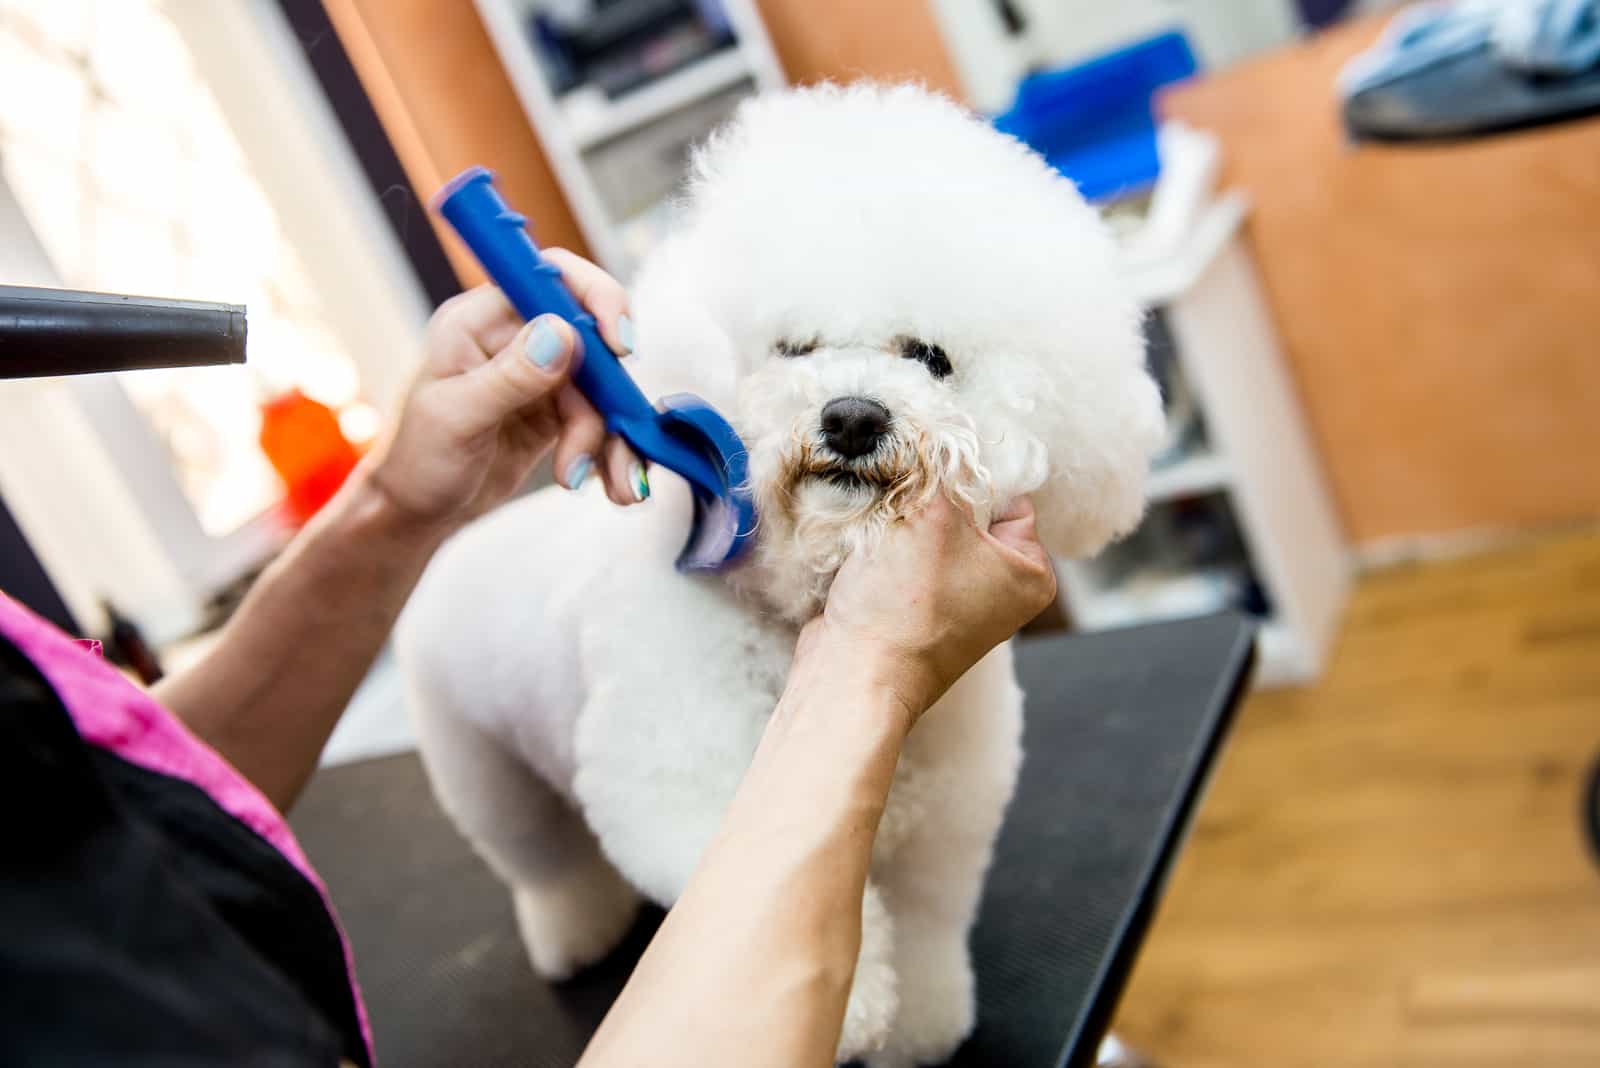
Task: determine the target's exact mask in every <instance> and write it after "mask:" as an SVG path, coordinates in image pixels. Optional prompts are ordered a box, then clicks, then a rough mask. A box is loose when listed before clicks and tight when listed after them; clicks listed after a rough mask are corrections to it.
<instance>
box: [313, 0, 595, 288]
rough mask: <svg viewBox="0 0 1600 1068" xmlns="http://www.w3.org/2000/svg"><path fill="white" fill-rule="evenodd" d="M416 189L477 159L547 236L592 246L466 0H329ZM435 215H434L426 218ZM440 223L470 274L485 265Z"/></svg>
mask: <svg viewBox="0 0 1600 1068" xmlns="http://www.w3.org/2000/svg"><path fill="white" fill-rule="evenodd" d="M324 5H325V6H326V8H327V10H328V15H329V17H330V18H331V19H332V21H333V24H334V26H335V27H336V28H337V30H338V33H339V39H340V42H341V43H342V44H343V45H344V47H345V50H346V51H347V52H348V53H349V54H350V60H351V64H352V65H353V66H354V67H355V69H356V72H357V74H359V75H360V77H361V81H362V84H364V85H365V86H366V89H367V94H368V96H370V97H371V98H372V102H373V107H374V108H375V110H376V111H377V112H378V117H379V118H380V119H381V120H382V122H383V124H384V127H385V129H386V130H387V131H388V133H389V139H390V141H391V142H393V144H394V146H395V152H396V154H397V155H398V156H399V157H400V162H401V164H402V165H403V166H404V167H405V169H406V173H407V175H408V176H409V177H410V179H411V184H412V185H413V187H415V188H416V190H417V192H418V194H419V195H420V196H423V197H428V196H431V195H432V194H433V192H434V191H435V190H437V189H438V188H439V187H440V186H441V185H443V184H444V183H445V182H446V181H447V180H449V179H450V177H451V176H453V175H455V174H456V173H458V172H459V171H462V170H464V169H466V168H467V167H470V166H472V165H474V164H482V165H484V166H486V167H489V168H490V169H491V170H493V171H494V172H495V175H496V179H497V181H498V182H499V183H500V184H501V186H502V187H503V188H504V189H505V193H506V198H507V199H508V200H509V201H510V202H511V203H513V204H516V205H518V207H519V208H521V210H522V211H523V212H524V213H525V214H527V215H528V216H529V217H531V218H535V219H538V220H539V240H540V242H541V243H542V244H546V245H558V246H563V247H565V248H570V249H573V250H574V251H577V252H583V253H587V251H588V246H587V244H586V243H585V242H584V240H583V235H582V234H581V233H580V232H579V230H578V224H577V221H576V220H575V219H574V218H573V215H572V212H571V210H570V209H569V208H568V207H567V202H566V198H565V197H564V196H563V195H562V193H561V188H560V186H559V185H558V184H557V183H556V177H555V174H554V172H553V171H551V169H550V165H549V163H548V162H547V161H546V160H545V157H544V152H543V150H542V149H541V148H540V146H539V142H538V139H537V138H536V137H535V136H534V133H533V130H532V128H531V127H530V126H529V125H528V122H527V119H526V118H525V117H524V115H523V111H522V105H521V103H520V102H519V101H518V100H517V95H516V91H515V90H514V89H512V87H511V82H510V80H509V79H508V78H507V77H506V73H505V71H504V70H503V69H502V68H501V66H500V57H499V56H498V55H497V54H496V52H495V50H494V45H493V44H492V43H491V42H490V40H489V34H488V31H486V30H485V29H484V27H483V23H482V22H481V21H480V20H479V18H478V12H477V9H476V8H475V7H474V6H473V5H472V3H471V2H470V0H324ZM431 217H432V216H431V215H430V218H431ZM433 221H434V228H435V230H437V231H438V233H439V235H440V238H441V240H442V241H443V242H444V245H445V251H446V252H447V253H449V255H450V261H451V263H453V264H454V265H455V268H456V273H457V274H459V275H460V276H461V277H462V279H463V280H464V281H466V282H467V283H468V284H473V285H475V284H477V283H478V282H480V281H482V280H483V277H484V276H483V272H482V270H481V269H480V268H479V267H478V265H477V263H476V262H474V261H473V259H472V256H471V254H470V253H468V252H467V251H466V249H465V248H464V247H462V246H461V244H460V242H459V241H457V239H456V238H455V235H454V234H452V233H450V232H449V228H448V227H446V226H444V225H442V224H441V223H440V222H439V220H437V219H434V220H433Z"/></svg>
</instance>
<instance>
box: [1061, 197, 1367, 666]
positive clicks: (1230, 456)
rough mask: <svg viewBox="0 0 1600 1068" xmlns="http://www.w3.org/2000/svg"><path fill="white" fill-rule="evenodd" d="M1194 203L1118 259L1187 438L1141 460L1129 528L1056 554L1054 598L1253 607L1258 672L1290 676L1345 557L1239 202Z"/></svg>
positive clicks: (1324, 643) (1163, 612)
mask: <svg viewBox="0 0 1600 1068" xmlns="http://www.w3.org/2000/svg"><path fill="white" fill-rule="evenodd" d="M1199 170H1200V171H1205V170H1206V168H1205V167H1201V168H1199ZM1191 192H1192V191H1191ZM1197 204H1198V206H1197V207H1195V208H1194V210H1193V217H1192V222H1191V224H1190V225H1188V226H1186V227H1184V228H1182V230H1181V236H1178V237H1176V238H1174V239H1173V240H1172V241H1171V242H1169V243H1168V245H1167V248H1166V250H1165V252H1164V253H1163V254H1160V255H1154V256H1152V255H1149V254H1148V250H1146V254H1144V255H1141V256H1140V257H1139V259H1138V260H1137V262H1136V263H1135V262H1133V261H1132V260H1131V259H1130V262H1129V264H1128V265H1127V267H1126V268H1125V269H1126V271H1127V277H1128V280H1129V282H1130V284H1131V285H1132V286H1133V287H1134V289H1135V291H1136V292H1137V293H1138V294H1139V296H1140V299H1141V300H1142V301H1143V302H1144V303H1145V304H1146V306H1147V307H1148V308H1150V309H1151V311H1152V313H1153V314H1154V315H1156V316H1158V317H1159V322H1160V323H1161V324H1162V325H1163V327H1164V330H1165V337H1164V338H1163V341H1164V342H1165V343H1166V344H1164V345H1162V346H1160V347H1162V348H1164V349H1166V351H1167V355H1166V358H1167V359H1169V360H1170V361H1171V364H1170V367H1169V368H1168V370H1167V372H1166V377H1168V379H1169V383H1168V384H1169V387H1170V385H1171V382H1172V381H1181V382H1182V383H1183V384H1184V386H1185V389H1184V395H1185V396H1186V398H1187V399H1188V401H1189V402H1190V408H1191V411H1192V412H1194V413H1197V418H1196V419H1195V420H1194V421H1193V422H1192V424H1191V426H1192V431H1191V433H1190V434H1189V435H1188V437H1187V438H1186V439H1185V442H1184V444H1185V446H1186V447H1185V448H1184V449H1182V450H1181V451H1178V452H1177V453H1176V455H1174V456H1168V457H1164V458H1163V462H1160V463H1158V465H1157V466H1156V467H1155V468H1154V469H1153V470H1152V472H1151V478H1150V482H1149V497H1150V509H1151V511H1150V514H1149V515H1148V516H1147V518H1146V520H1145V522H1144V525H1143V526H1141V528H1140V529H1139V530H1138V531H1136V532H1135V533H1134V534H1133V535H1132V536H1131V537H1130V538H1129V539H1128V541H1127V542H1125V543H1123V544H1122V545H1120V546H1114V547H1112V548H1111V549H1110V550H1108V551H1107V552H1106V553H1105V554H1102V556H1100V557H1098V558H1096V559H1094V560H1087V561H1067V560H1063V561H1060V562H1059V563H1058V567H1057V570H1058V573H1059V575H1060V577H1061V583H1060V585H1061V593H1062V598H1063V600H1064V602H1065V608H1066V611H1067V613H1068V615H1069V617H1070V618H1071V619H1072V620H1073V622H1074V624H1075V625H1076V626H1078V627H1081V628H1084V629H1091V630H1092V629H1099V628H1104V627H1112V626H1122V625H1126V624H1131V623H1140V622H1148V621H1151V620H1155V619H1170V618H1179V617H1183V616H1191V615H1199V614H1203V613H1207V612H1211V611H1215V610H1218V609H1221V608H1226V607H1237V606H1240V605H1241V604H1246V605H1249V604H1252V603H1253V605H1254V607H1255V608H1256V610H1257V611H1258V612H1260V613H1261V615H1262V620H1263V627H1262V631H1261V638H1260V646H1259V653H1260V659H1259V667H1258V669H1257V675H1256V679H1257V682H1258V684H1260V685H1269V686H1270V685H1281V684H1285V683H1293V682H1303V681H1306V680H1309V679H1311V678H1313V677H1315V676H1316V675H1317V673H1318V672H1319V671H1320V670H1321V667H1322V664H1323V661H1324V658H1325V655H1326V651H1327V648H1328V644H1329V642H1330V641H1331V640H1332V638H1333V634H1334V630H1335V627H1336V625H1337V622H1338V617H1339V613H1340V611H1341V609H1342V607H1343V604H1344V600H1345V596H1346V593H1347V590H1348V584H1349V570H1348V557H1347V554H1346V552H1345V549H1344V545H1343V541H1342V538H1341V533H1340V529H1339V522H1338V517H1337V514H1336V512H1335V510H1334V507H1333V503H1332V499H1331V497H1330V496H1329V493H1328V489H1327V485H1326V483H1325V481H1324V479H1323V475H1322V471H1321V469H1320V466H1319V464H1318V461H1317V457H1316V454H1315V452H1314V450H1313V449H1312V446H1311V442H1310V439H1309V436H1308V434H1307V432H1306V429H1305V422H1304V418H1303V416H1302V415H1301V413H1300V409H1299V404H1298V402H1297V400H1296V397H1295V393H1294V388H1293V385H1292V382H1291V380H1290V378H1289V376H1288V374H1287V372H1286V371H1285V369H1284V365H1283V361H1282V357H1281V353H1280V350H1279V344H1278V339H1277V335H1276V332H1275V331H1274V329H1273V325H1272V320H1271V317H1270V315H1269V313H1268V311H1267V307H1266V304H1265V301H1264V300H1263V298H1262V294H1261V290H1260V286H1259V283H1258V282H1257V279H1256V275H1255V270H1254V268H1253V265H1252V263H1251V261H1250V257H1249V254H1248V252H1247V251H1246V250H1245V248H1244V246H1243V244H1242V243H1241V241H1240V227H1241V225H1242V223H1243V222H1244V219H1245V217H1246V215H1247V214H1248V208H1249V205H1248V203H1247V202H1246V200H1245V199H1244V198H1243V197H1242V196H1240V195H1238V194H1228V195H1224V196H1221V197H1218V198H1215V199H1210V200H1205V201H1197ZM1152 214H1154V212H1152ZM1156 355H1159V354H1155V353H1153V356H1156ZM1172 392H1173V391H1172V389H1171V388H1169V389H1168V394H1169V401H1170V399H1171V395H1172ZM1194 516H1199V517H1200V518H1201V520H1202V521H1201V523H1200V524H1199V525H1198V527H1199V529H1201V530H1202V531H1205V532H1206V538H1207V540H1208V543H1209V544H1207V546H1206V551H1204V552H1201V553H1199V554H1198V556H1199V557H1200V558H1199V559H1196V560H1192V561H1185V560H1184V559H1183V551H1182V550H1183V534H1184V523H1185V521H1186V519H1185V517H1189V518H1190V519H1192V518H1193V517H1194Z"/></svg>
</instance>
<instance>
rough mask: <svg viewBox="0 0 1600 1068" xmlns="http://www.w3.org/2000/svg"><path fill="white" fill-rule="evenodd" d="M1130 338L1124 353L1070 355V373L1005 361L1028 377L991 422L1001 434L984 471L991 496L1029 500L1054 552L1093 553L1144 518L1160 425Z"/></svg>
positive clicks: (1157, 399) (1163, 431) (1154, 393)
mask: <svg viewBox="0 0 1600 1068" xmlns="http://www.w3.org/2000/svg"><path fill="white" fill-rule="evenodd" d="M1128 344H1129V346H1130V349H1129V351H1128V352H1127V353H1126V354H1125V358H1117V359H1110V360H1096V361H1093V362H1085V361H1075V362H1074V370H1075V373H1074V374H1072V375H1071V377H1070V379H1064V378H1062V377H1061V376H1059V373H1051V372H1050V371H1046V370H1044V368H1043V367H1041V366H1040V363H1039V361H1036V360H1023V361H1018V362H1017V363H1014V364H1013V365H1012V366H1013V368H1017V367H1018V366H1019V365H1029V364H1031V365H1032V366H1033V369H1034V377H1033V378H1032V379H1031V381H1030V384H1029V388H1028V389H1027V390H1026V391H1015V392H1013V393H1012V394H1011V396H1012V397H1013V398H1017V399H1014V400H1012V401H1011V402H1010V403H1009V404H1008V405H1007V407H1008V408H1009V411H1007V412H1006V413H1005V414H1004V415H1003V416H1001V418H1000V420H999V422H1000V424H1001V425H1002V426H1003V427H1004V430H1003V431H1002V433H1001V434H1000V435H998V437H999V440H998V441H995V442H993V443H992V444H991V445H990V447H989V448H988V449H986V453H987V460H988V464H989V470H990V473H991V476H992V478H993V480H994V490H995V496H996V497H997V498H1005V499H1009V498H1011V497H1013V496H1016V495H1017V494H1020V493H1026V494H1028V495H1030V496H1031V497H1032V499H1033V504H1034V509H1035V511H1036V513H1037V515H1038V527H1039V538H1040V540H1041V541H1042V542H1043V543H1044V547H1045V548H1046V550H1048V551H1049V552H1050V554H1051V555H1052V556H1061V557H1084V556H1092V555H1093V554H1095V553H1097V552H1099V551H1100V550H1101V549H1102V548H1104V547H1105V545H1106V544H1107V543H1108V542H1110V541H1112V540H1113V539H1115V538H1117V537H1120V536H1122V535H1124V534H1126V533H1128V532H1129V531H1131V530H1132V529H1133V528H1134V527H1135V526H1137V525H1138V523H1139V520H1140V518H1142V516H1143V515H1144V510H1145V482H1146V476H1147V474H1148V471H1149V465H1150V457H1151V456H1152V455H1154V454H1155V452H1156V451H1157V450H1158V449H1160V448H1161V447H1162V445H1163V444H1164V442H1165V441H1166V438H1167V428H1166V418H1165V416H1164V414H1163V411H1162V403H1161V395H1160V391H1159V390H1158V389H1157V388H1156V384H1155V382H1154V381H1152V380H1151V378H1150V375H1149V374H1148V373H1147V372H1146V371H1145V369H1144V362H1143V359H1142V358H1141V357H1142V344H1141V343H1139V342H1136V341H1134V340H1133V339H1132V338H1130V339H1129V340H1128ZM1066 361H1067V357H1065V356H1058V358H1057V360H1056V361H1051V362H1053V363H1055V364H1056V367H1057V368H1059V367H1060V366H1061V364H1062V363H1065V362H1066ZM991 370H994V367H993V365H992V364H991ZM1022 373H1024V374H1025V373H1026V372H1022ZM1023 398H1025V399H1023ZM995 503H996V505H997V506H998V505H1000V504H1001V503H1003V501H1001V500H996V502H995Z"/></svg>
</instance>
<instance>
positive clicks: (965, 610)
mask: <svg viewBox="0 0 1600 1068" xmlns="http://www.w3.org/2000/svg"><path fill="white" fill-rule="evenodd" d="M1055 593H1056V576H1055V570H1054V568H1052V567H1051V565H1050V557H1049V555H1048V554H1047V553H1046V552H1045V550H1044V546H1042V545H1041V544H1039V538H1038V534H1037V532H1036V531H1035V529H1034V513H1033V503H1032V502H1031V501H1029V500H1028V498H1026V497H1021V498H1018V499H1017V500H1016V501H1014V502H1013V503H1012V504H1011V505H1010V507H1009V508H1007V509H1006V510H1005V511H1004V512H1002V513H1001V514H999V515H997V516H996V517H995V519H994V522H993V523H992V524H991V525H990V527H989V529H987V530H980V529H978V527H977V526H976V524H974V522H973V520H972V518H971V517H970V516H969V515H967V514H966V513H965V512H964V511H962V510H961V509H959V508H957V507H956V506H955V505H953V504H952V503H951V502H950V501H949V500H948V499H946V498H945V497H944V496H943V495H940V496H939V497H937V498H935V499H934V501H933V503H931V504H930V505H928V507H926V508H925V509H923V510H922V511H921V512H919V513H917V514H916V515H913V516H911V517H910V518H908V519H905V520H902V521H900V522H897V523H896V524H895V525H894V526H893V527H891V528H890V530H889V531H888V532H887V533H886V534H885V536H884V538H883V539H882V541H880V542H879V543H878V545H877V546H876V547H875V548H874V549H873V550H872V551H870V552H864V553H856V554H854V555H852V556H851V557H850V558H849V559H848V560H846V561H845V563H844V566H843V567H841V568H840V569H839V574H838V576H837V577H836V578H835V579H834V581H833V588H832V590H831V591H830V592H829V594H828V602H827V605H826V607H825V608H824V610H823V613H822V615H820V616H819V617H817V619H815V620H813V621H812V622H811V623H809V624H808V625H807V626H806V628H805V630H804V631H803V632H802V634H801V641H800V646H799V648H798V650H797V651H796V659H797V661H808V660H810V659H812V658H813V657H820V658H821V659H822V660H826V661H829V662H830V663H833V662H836V661H838V660H839V659H841V658H842V659H844V660H846V661H849V662H850V666H851V667H860V668H862V669H864V670H865V671H866V672H868V673H870V676H871V678H872V679H873V680H874V681H875V682H879V683H883V684H886V685H888V686H889V687H890V688H891V689H892V690H893V691H894V693H895V694H896V696H897V697H898V698H899V699H900V700H901V701H902V702H903V703H904V705H905V706H906V708H907V710H908V711H909V712H910V714H911V716H912V717H913V718H915V717H917V716H920V715H921V714H922V713H923V712H925V711H927V709H928V708H929V707H930V706H931V705H932V704H933V703H934V702H935V701H937V700H938V699H939V697H940V696H941V695H943V693H944V692H945V691H946V690H947V689H949V688H950V686H951V685H952V684H953V683H954V682H955V681H956V680H957V679H959V678H960V677H961V676H962V675H963V674H964V673H965V672H966V671H967V669H968V668H970V667H972V665H974V664H976V663H977V662H978V661H979V660H981V659H982V658H983V657H984V655H985V654H987V653H988V652H989V650H991V649H993V648H994V647H995V646H997V645H999V644H1000V643H1001V642H1003V641H1005V640H1006V639H1007V638H1009V637H1011V636H1012V635H1013V634H1015V633H1016V632H1017V630H1018V629H1019V628H1020V627H1022V625H1023V624H1025V623H1027V622H1029V621H1030V620H1032V619H1033V618H1034V617H1035V616H1037V615H1038V614H1039V613H1040V612H1042V611H1043V610H1044V609H1045V607H1046V606H1047V605H1048V604H1049V603H1050V601H1051V600H1052V599H1053V598H1054V597H1055Z"/></svg>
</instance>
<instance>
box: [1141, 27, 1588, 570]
mask: <svg viewBox="0 0 1600 1068" xmlns="http://www.w3.org/2000/svg"><path fill="white" fill-rule="evenodd" d="M1377 28H1378V24H1377V23H1374V22H1367V23H1361V24H1356V25H1352V26H1349V27H1346V28H1344V29H1342V30H1340V31H1338V32H1335V33H1332V34H1328V35H1326V36H1324V37H1321V38H1317V39H1315V40H1313V41H1310V42H1308V43H1306V44H1304V45H1301V46H1297V47H1293V48H1289V49H1285V50H1283V51H1281V52H1279V53H1276V54H1274V55H1271V56H1268V57H1266V58H1264V59H1262V60H1260V61H1259V62H1254V63H1249V64H1246V65H1243V66H1240V67H1235V68H1233V69H1231V70H1228V71H1224V72H1222V73H1221V74H1219V75H1216V76H1214V77H1210V78H1207V79H1204V80H1202V81H1199V82H1194V83H1191V84H1189V85H1187V86H1185V87H1183V88H1181V89H1178V90H1175V91H1173V92H1172V93H1170V94H1169V95H1168V96H1167V97H1166V98H1165V99H1164V101H1163V106H1164V109H1165V111H1166V112H1167V113H1168V114H1170V115H1172V116H1175V117H1178V118H1182V119H1184V120H1186V121H1187V122H1189V123H1191V124H1192V125H1195V126H1197V127H1202V128H1206V129H1210V130H1212V131H1214V132H1216V133H1217V134H1218V135H1219V136H1220V137H1221V140H1222V144H1223V153H1222V155H1223V160H1224V167H1225V173H1224V176H1223V180H1224V182H1226V183H1227V184H1230V185H1234V186H1238V187H1242V188H1243V189H1244V190H1246V191H1247V192H1248V193H1249V195H1250V196H1251V198H1252V201H1253V204H1254V212H1253V216H1252V220H1251V224H1250V241H1251V244H1252V247H1253V249H1254V253H1255V256H1256V259H1257V262H1258V264H1259V266H1260V270H1261V274H1262V278H1263V282H1264V284H1265V287H1266V289H1267V292H1268V297H1269V300H1270V301H1271V304H1272V307H1273V311H1274V314H1275V316H1276V319H1277V323H1278V327H1279V330H1280V331H1281V333H1282V336H1283V340H1284V344H1285V348H1286V351H1287V355H1288V358H1289V362H1290V364H1291V369H1292V371H1293V372H1294V374H1295V376H1296V377H1297V379H1298V381H1299V385H1300V389H1301V395H1302V402H1303V404H1304V407H1305V409H1306V412H1307V415H1308V418H1309V420H1310V423H1311V426H1312V429H1313V431H1314V433H1315V435H1316V437H1317V439H1318V440H1319V442H1320V445H1321V452H1322V456H1323V461H1324V464H1325V466H1326V468H1327V470H1328V472H1329V474H1330V476H1331V479H1332V482H1333V484H1334V487H1335V489H1336V492H1337V494H1338V498H1339V502H1340V505H1341V509H1342V511H1343V514H1344V519H1345V525H1346V529H1347V530H1348V531H1349V532H1350V534H1351V536H1352V537H1353V538H1354V539H1355V540H1356V541H1358V542H1359V541H1368V542H1370V541H1373V540H1377V539H1384V538H1392V537H1397V536H1411V535H1432V534H1443V533H1450V532H1455V531H1460V530H1464V529H1474V528H1516V527H1523V526H1536V525H1540V524H1546V523H1551V522H1558V521H1562V520H1568V519H1575V518H1584V517H1593V516H1597V515H1600V120H1594V119H1589V120H1583V121H1579V122H1572V123H1567V124H1564V125H1560V126H1553V127H1547V128H1545V129H1541V130H1534V131H1525V132H1522V133H1518V134H1514V135H1510V136H1503V137H1496V138H1490V139H1486V140H1481V141H1476V142H1471V143H1466V144H1459V145H1426V146H1413V147H1405V146H1380V145H1363V146H1352V145H1351V144H1349V143H1348V142H1347V140H1346V138H1345V136H1344V133H1343V129H1342V127H1341V124H1340V122H1339V118H1338V114H1337V103H1336V100H1335V97H1334V92H1333V84H1334V76H1335V73H1336V72H1337V71H1338V70H1339V68H1340V66H1341V64H1342V63H1343V62H1344V61H1345V59H1346V58H1347V57H1348V56H1350V55H1351V54H1353V53H1354V52H1355V51H1357V50H1359V49H1360V48H1362V47H1364V46H1365V44H1366V43H1367V42H1368V41H1369V40H1371V38H1372V36H1373V35H1374V33H1375V32H1376V30H1377Z"/></svg>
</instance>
